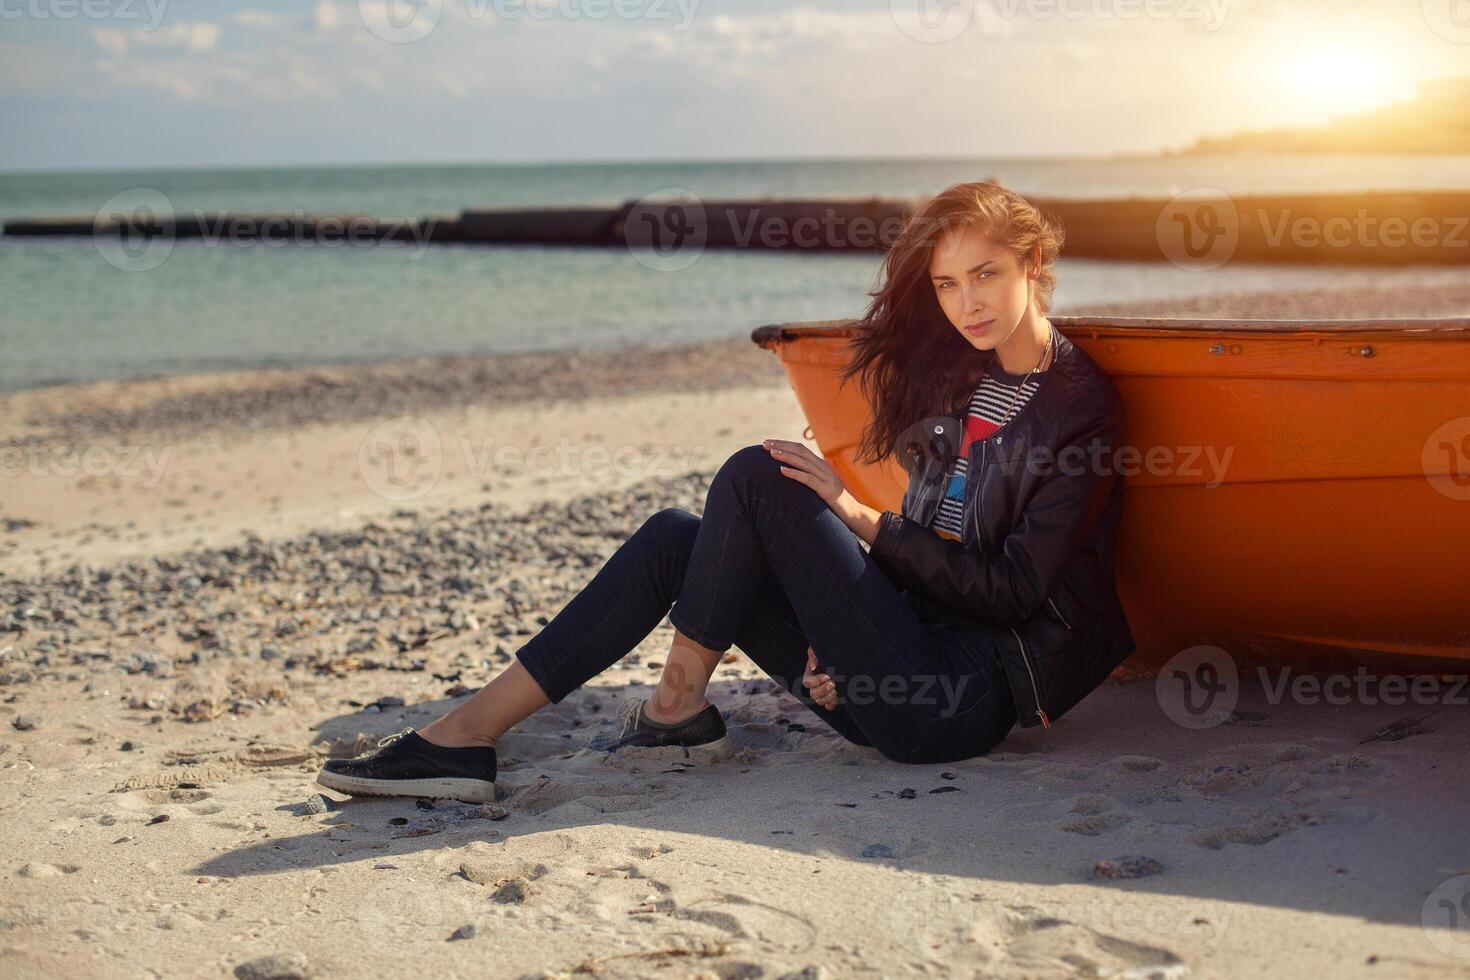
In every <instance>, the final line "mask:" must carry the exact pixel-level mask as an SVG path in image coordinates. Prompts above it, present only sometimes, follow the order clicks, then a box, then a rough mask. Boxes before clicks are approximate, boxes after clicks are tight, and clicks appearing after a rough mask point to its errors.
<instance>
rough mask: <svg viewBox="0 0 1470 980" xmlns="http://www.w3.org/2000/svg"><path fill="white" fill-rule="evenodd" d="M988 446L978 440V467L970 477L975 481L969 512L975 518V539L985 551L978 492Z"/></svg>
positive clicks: (983, 440)
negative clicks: (971, 505) (971, 506)
mask: <svg viewBox="0 0 1470 980" xmlns="http://www.w3.org/2000/svg"><path fill="white" fill-rule="evenodd" d="M988 445H989V441H988V440H985V439H982V440H980V465H979V466H977V467H975V473H974V476H973V477H972V479H974V481H975V509H974V510H973V511H972V512H971V513H973V514H974V517H975V520H974V524H975V538H976V540H977V541H979V542H980V544H981V546H982V549H983V550H985V551H989V550H990V541H989V540H988V539H987V538H986V537H985V523H984V521H982V520H981V517H982V514H981V509H982V508H983V506H984V505H983V504H982V503H981V497H982V494H981V492H980V491H981V483H982V482H983V479H984V476H985V450H986V448H987V446H988Z"/></svg>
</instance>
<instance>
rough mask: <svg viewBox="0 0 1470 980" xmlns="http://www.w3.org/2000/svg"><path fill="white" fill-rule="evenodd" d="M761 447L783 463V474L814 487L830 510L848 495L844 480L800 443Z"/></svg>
mask: <svg viewBox="0 0 1470 980" xmlns="http://www.w3.org/2000/svg"><path fill="white" fill-rule="evenodd" d="M761 445H763V446H765V447H766V451H767V452H769V453H770V454H771V457H772V458H773V459H775V460H777V461H778V462H780V463H781V472H782V473H785V474H786V475H787V476H789V477H791V478H792V479H793V480H796V481H797V482H798V483H805V484H806V485H807V486H809V487H811V488H812V490H813V491H814V492H815V493H816V495H817V496H818V497H821V498H822V500H824V501H825V502H826V503H827V506H829V507H835V505H836V504H837V502H838V501H839V500H841V499H842V495H843V494H845V493H847V486H846V485H845V484H844V483H843V482H842V478H841V477H839V476H838V475H837V474H836V473H835V472H833V470H832V467H831V466H829V465H828V464H827V461H826V460H825V459H823V458H822V457H820V456H818V455H817V454H816V453H814V452H812V451H811V450H810V449H808V448H807V447H806V446H804V445H802V444H801V443H799V442H791V441H790V440H787V439H767V440H765V442H763V443H761Z"/></svg>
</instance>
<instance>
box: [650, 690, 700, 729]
mask: <svg viewBox="0 0 1470 980" xmlns="http://www.w3.org/2000/svg"><path fill="white" fill-rule="evenodd" d="M659 703H660V701H659V697H658V692H657V691H655V692H654V696H653V697H651V698H649V699H648V700H647V701H645V702H644V704H643V717H645V718H647V719H648V720H649V721H656V722H658V723H659V724H660V725H677V724H679V723H680V722H682V721H688V720H689V719H690V718H693V717H694V716H695V715H697V714H699V713H700V712H701V711H703V710H704V709H705V708H708V707H709V701H707V700H705V698H704V696H703V695H700V696H699V697H697V698H688V697H686V698H683V699H682V703H667V702H665V703H664V707H663V708H662V709H661V708H660V707H659Z"/></svg>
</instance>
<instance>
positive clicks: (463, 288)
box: [0, 155, 1470, 391]
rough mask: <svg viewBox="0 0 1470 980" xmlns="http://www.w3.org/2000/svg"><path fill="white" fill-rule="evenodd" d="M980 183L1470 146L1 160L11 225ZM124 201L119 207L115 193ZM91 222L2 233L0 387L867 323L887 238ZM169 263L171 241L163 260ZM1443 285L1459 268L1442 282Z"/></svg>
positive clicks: (1063, 304)
mask: <svg viewBox="0 0 1470 980" xmlns="http://www.w3.org/2000/svg"><path fill="white" fill-rule="evenodd" d="M964 180H999V181H1000V182H1002V183H1003V184H1005V185H1006V186H1007V187H1011V188H1014V189H1015V190H1017V191H1019V192H1021V193H1023V194H1034V195H1037V196H1044V197H1068V198H1087V199H1098V198H1126V197H1135V196H1146V197H1159V196H1164V197H1168V196H1173V195H1175V194H1179V193H1184V192H1187V191H1193V190H1197V189H1200V188H1211V189H1218V190H1222V191H1225V192H1226V193H1230V194H1248V193H1302V192H1329V191H1366V190H1395V189H1450V188H1454V189H1463V188H1465V187H1466V186H1467V185H1470V157H1463V156H1434V157H1414V156H1400V155H1381V156H1368V155H1342V156H1335V155H1279V156H1277V155H1228V156H1196V155H1188V156H1159V157H1118V158H1079V159H1031V160H1025V159H994V160H988V159H968V160H753V161H752V160H747V161H691V162H684V163H679V162H642V163H640V162H608V163H576V164H567V163H546V164H444V165H415V166H315V167H248V168H240V169H226V168H209V169H189V170H166V169H153V170H133V171H105V172H103V171H98V172H90V171H88V172H83V171H52V172H25V173H22V172H0V221H8V220H14V219H16V218H20V217H38V216H55V215H88V216H90V215H93V214H96V213H97V212H98V211H99V210H101V209H104V208H109V209H110V208H111V207H112V206H114V204H115V202H117V201H138V200H144V201H162V202H164V203H165V205H166V206H167V207H169V208H172V209H173V210H174V212H175V213H187V212H192V210H193V209H196V208H198V209H206V210H214V211H218V210H225V211H229V212H234V213H252V212H255V213H258V212H286V213H303V214H309V213H334V214H344V213H352V214H367V215H373V216H377V217H381V218H398V217H429V216H434V215H456V214H458V213H459V212H461V211H464V210H469V209H475V208H495V207H543V206H544V207H555V206H561V205H593V204H618V203H621V202H624V201H629V200H637V199H641V198H645V197H649V198H659V197H667V196H678V195H687V194H694V195H698V196H699V197H701V198H703V199H708V200H712V199H721V198H733V197H740V198H747V197H767V196H769V197H811V196H821V195H843V196H847V195H864V196H866V195H882V196H910V197H917V196H922V195H927V194H933V193H935V192H937V191H939V190H942V189H943V188H944V187H946V186H948V185H949V184H952V183H955V182H958V181H964ZM109 202H113V203H109ZM116 248H117V246H116V243H115V242H114V243H108V242H103V243H98V242H94V241H93V240H92V239H91V238H90V237H74V238H50V239H45V238H21V237H0V297H3V301H0V391H13V390H17V389H21V388H29V387H36V386H42V385H52V384H62V383H67V382H75V381H85V380H96V379H109V378H130V377H148V376H157V375H167V374H174V373H180V372H198V371H216V370H236V369H242V368H255V367H279V366H293V365H310V364H328V363H342V362H351V361H376V360H389V359H395V358H403V357H418V356H438V355H453V354H471V355H481V354H493V353H501V352H512V351H529V350H559V349H567V348H571V347H578V348H604V347H657V346H666V345H670V344H688V343H694V342H698V341H704V340H712V339H721V338H733V337H743V336H748V335H749V333H750V331H751V330H752V329H753V328H755V327H757V326H760V325H762V324H767V323H784V322H792V321H801V320H819V319H832V318H841V317H850V316H857V315H859V314H861V312H862V311H863V309H864V307H865V306H866V304H867V301H868V298H869V293H870V292H871V291H872V290H874V289H875V288H876V287H877V285H878V279H877V277H878V273H879V269H880V263H881V257H880V255H879V254H878V253H876V252H873V253H862V254H808V253H792V252H760V251H749V252H743V251H742V252H730V251H720V250H709V251H705V252H703V253H702V254H700V255H699V256H698V258H697V260H696V261H693V262H691V263H689V264H687V265H684V264H680V265H679V267H677V268H669V267H666V266H664V265H662V264H660V263H657V262H648V261H645V260H643V259H642V258H640V256H638V255H636V254H634V253H632V252H630V251H629V250H627V249H614V248H589V247H575V246H564V247H551V246H530V247H512V246H483V245H430V246H427V247H419V246H415V245H413V244H411V243H410V244H407V245H404V244H394V243H374V244H366V243H357V244H349V243H335V244H325V243H273V244H266V243H261V242H253V243H245V242H242V243H238V244H233V245H232V244H228V243H224V242H215V243H206V242H199V241H193V242H191V241H180V242H177V243H173V245H172V247H171V248H170V249H169V250H168V251H167V254H166V257H164V258H163V259H162V260H161V261H158V262H156V263H154V262H151V261H150V262H143V263H136V262H130V261H127V260H126V259H127V257H126V256H123V257H122V259H123V260H121V261H120V260H119V256H118V255H117V254H115V252H116ZM155 257H156V256H155ZM1369 275H1371V277H1372V282H1373V284H1375V285H1385V286H1392V285H1394V284H1395V283H1396V282H1397V281H1399V280H1402V281H1403V282H1405V283H1409V282H1414V283H1421V284H1422V283H1423V282H1425V281H1426V276H1427V277H1429V281H1431V282H1432V281H1433V277H1435V276H1442V277H1459V279H1460V280H1462V279H1463V276H1464V273H1463V272H1461V271H1456V270H1444V269H1441V270H1419V269H1375V270H1372V271H1371V273H1366V272H1365V271H1364V270H1363V269H1355V268H1335V267H1311V268H1292V267H1276V266H1263V265H1251V264H1242V263H1231V264H1229V265H1227V266H1225V267H1223V268H1220V269H1215V270H1212V271H1209V272H1201V271H1195V270H1187V269H1182V268H1177V267H1175V266H1173V265H1170V264H1168V263H1140V262H1112V261H1097V260H1084V259H1068V258H1063V259H1062V260H1061V261H1060V262H1059V264H1058V281H1059V285H1058V287H1057V293H1056V298H1055V300H1056V306H1055V312H1057V313H1065V312H1066V311H1067V308H1068V307H1069V306H1071V307H1075V306H1079V305H1081V304H1087V303H1097V302H1115V301H1130V300H1151V299H1160V298H1168V297H1176V296H1191V295H1201V294H1207V293H1215V292H1233V291H1237V290H1247V289H1290V288H1301V287H1307V288H1313V287H1334V286H1350V285H1362V284H1363V283H1364V282H1365V277H1366V276H1369ZM1446 281H1448V279H1447V280H1446Z"/></svg>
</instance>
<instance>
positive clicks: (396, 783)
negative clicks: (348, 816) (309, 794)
mask: <svg viewBox="0 0 1470 980" xmlns="http://www.w3.org/2000/svg"><path fill="white" fill-rule="evenodd" d="M316 781H317V783H318V784H319V785H322V786H325V787H327V789H334V790H336V791H337V792H339V793H346V794H347V795H348V796H416V797H422V798H424V799H429V800H459V801H460V802H462V803H493V802H495V784H494V783H491V782H487V781H485V780H483V779H466V778H458V777H443V778H439V779H365V778H363V777H362V776H347V775H343V774H342V773H340V772H330V771H328V770H325V769H323V770H322V771H321V772H319V773H317V777H316Z"/></svg>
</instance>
